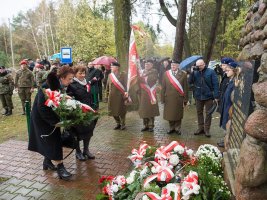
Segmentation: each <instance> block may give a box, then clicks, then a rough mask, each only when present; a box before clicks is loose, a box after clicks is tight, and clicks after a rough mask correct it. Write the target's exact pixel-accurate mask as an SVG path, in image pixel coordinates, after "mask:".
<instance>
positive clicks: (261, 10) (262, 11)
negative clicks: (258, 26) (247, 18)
mask: <svg viewBox="0 0 267 200" xmlns="http://www.w3.org/2000/svg"><path fill="white" fill-rule="evenodd" d="M265 10H266V3H263V2H261V3H260V6H259V10H258V13H259V14H260V15H263V14H264V12H265Z"/></svg>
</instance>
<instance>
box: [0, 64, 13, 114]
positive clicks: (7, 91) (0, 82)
mask: <svg viewBox="0 0 267 200" xmlns="http://www.w3.org/2000/svg"><path fill="white" fill-rule="evenodd" d="M13 90H14V80H13V77H12V75H11V74H10V73H8V72H7V70H6V69H5V67H4V66H1V67H0V99H1V102H2V106H3V108H4V109H5V112H4V113H3V115H6V116H9V115H12V109H13V103H12V94H13Z"/></svg>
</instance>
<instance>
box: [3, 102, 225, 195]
mask: <svg viewBox="0 0 267 200" xmlns="http://www.w3.org/2000/svg"><path fill="white" fill-rule="evenodd" d="M161 113H162V110H161ZM216 116H217V117H216ZM212 123H213V126H212V129H211V134H212V137H211V138H206V137H205V136H194V135H193V134H192V132H193V131H194V130H195V129H196V128H197V123H196V111H195V108H194V106H191V107H190V108H189V109H188V110H187V111H186V113H185V118H184V120H183V127H182V132H183V134H182V135H181V136H178V135H168V134H166V132H167V130H168V123H167V122H166V121H164V120H163V119H162V116H160V117H157V118H156V122H155V131H154V133H148V132H147V133H141V132H140V129H141V128H142V121H141V120H140V119H139V117H138V114H137V113H136V112H131V113H128V114H127V121H126V126H127V129H126V130H124V131H120V130H118V131H115V130H113V127H114V126H115V123H114V120H113V119H112V118H110V117H107V116H105V117H102V118H101V119H100V120H99V122H98V125H97V127H96V130H95V132H94V136H93V139H92V142H91V151H92V152H93V153H94V154H95V155H96V159H95V160H88V161H85V162H80V161H78V160H76V159H75V155H74V153H73V154H72V155H71V156H69V157H68V158H67V159H66V160H65V161H64V164H65V166H66V168H67V169H68V170H69V171H70V172H71V173H72V174H73V175H74V176H73V178H72V180H71V181H63V180H60V179H58V178H57V174H56V172H53V171H43V170H42V161H43V157H42V156H40V155H39V154H37V153H34V152H30V151H28V150H27V142H23V141H14V140H9V141H7V142H5V143H2V144H0V177H6V178H8V180H7V181H5V182H2V183H0V199H4V200H8V199H16V200H17V199H18V200H24V199H45V200H47V199H49V200H52V199H68V200H71V199H75V200H78V199H88V200H93V199H95V195H96V194H97V193H99V192H100V189H99V186H98V179H99V178H100V176H101V175H117V174H125V173H126V172H128V171H129V170H130V169H131V167H132V165H131V162H130V160H129V159H127V156H128V155H129V154H130V152H131V150H132V149H133V148H138V147H139V144H140V143H141V142H142V141H147V143H148V144H149V145H157V146H159V145H166V144H168V143H169V142H171V141H173V140H179V141H181V142H184V143H185V144H186V145H187V146H189V147H190V148H193V149H197V147H198V146H199V145H200V144H204V143H210V144H214V145H215V144H216V142H217V140H218V139H219V138H220V137H221V136H222V131H221V130H220V129H219V128H218V123H219V118H218V115H215V118H214V119H213V122H212ZM68 152H69V150H68V149H65V150H64V154H66V153H68Z"/></svg>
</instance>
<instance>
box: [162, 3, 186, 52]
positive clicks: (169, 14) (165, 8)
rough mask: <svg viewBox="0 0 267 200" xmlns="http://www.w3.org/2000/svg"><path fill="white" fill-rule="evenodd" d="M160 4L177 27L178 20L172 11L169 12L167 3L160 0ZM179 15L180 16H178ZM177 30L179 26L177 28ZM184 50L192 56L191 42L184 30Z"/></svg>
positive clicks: (169, 19)
mask: <svg viewBox="0 0 267 200" xmlns="http://www.w3.org/2000/svg"><path fill="white" fill-rule="evenodd" d="M159 4H160V8H161V10H162V12H163V13H164V15H165V16H166V17H167V19H168V21H169V22H170V23H171V24H172V25H173V26H175V27H176V24H177V20H176V19H174V18H173V17H172V15H171V13H170V12H169V10H168V8H167V7H166V5H165V2H164V0H159ZM178 17H179V16H178ZM178 19H179V18H178ZM176 31H177V28H176ZM184 51H185V56H186V57H189V56H191V47H190V42H189V39H188V36H187V33H186V31H184Z"/></svg>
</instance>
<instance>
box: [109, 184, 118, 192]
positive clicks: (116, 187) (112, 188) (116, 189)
mask: <svg viewBox="0 0 267 200" xmlns="http://www.w3.org/2000/svg"><path fill="white" fill-rule="evenodd" d="M111 191H112V192H114V193H116V192H118V191H119V187H118V185H116V184H113V185H111Z"/></svg>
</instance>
